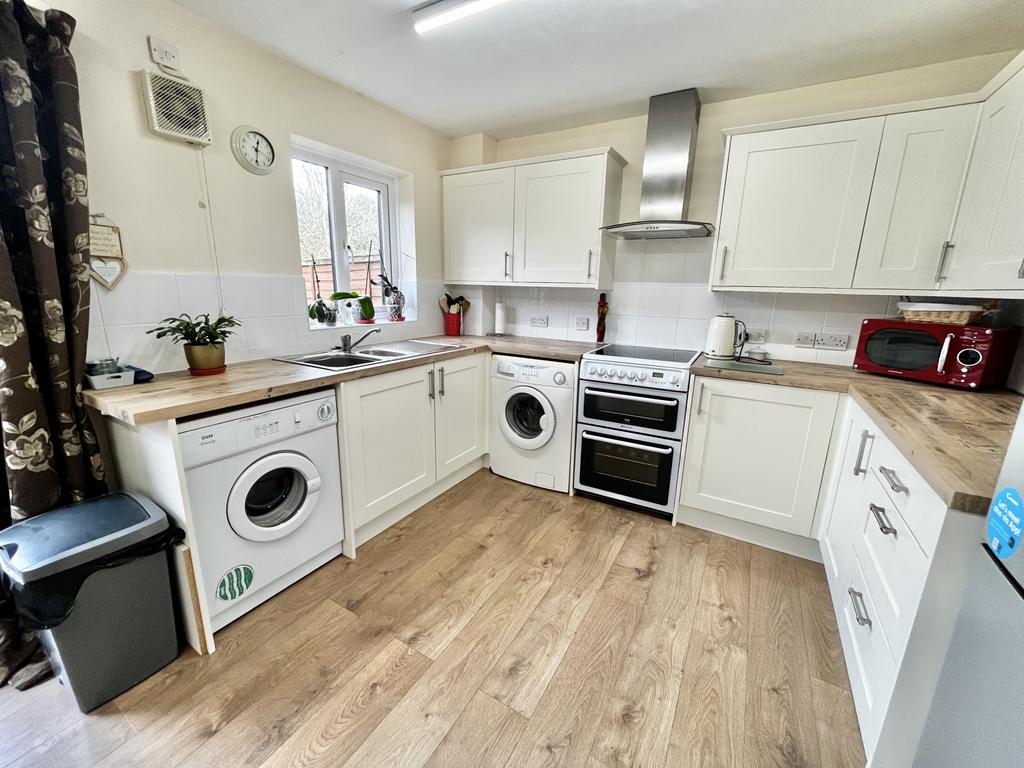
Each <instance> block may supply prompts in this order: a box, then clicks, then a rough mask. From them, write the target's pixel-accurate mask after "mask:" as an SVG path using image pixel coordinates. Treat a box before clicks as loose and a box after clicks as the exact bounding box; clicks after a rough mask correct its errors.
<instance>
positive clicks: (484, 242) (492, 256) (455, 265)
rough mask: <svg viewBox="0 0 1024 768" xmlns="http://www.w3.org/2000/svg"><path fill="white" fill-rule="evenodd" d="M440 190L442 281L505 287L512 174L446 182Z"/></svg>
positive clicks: (508, 267) (449, 178) (508, 274)
mask: <svg viewBox="0 0 1024 768" xmlns="http://www.w3.org/2000/svg"><path fill="white" fill-rule="evenodd" d="M441 186H442V192H443V197H444V199H443V204H444V276H445V279H446V280H458V281H463V282H484V283H493V282H507V281H510V280H511V279H512V219H513V210H514V199H515V198H514V190H515V169H514V168H496V169H494V170H489V171H471V172H469V173H460V174H456V175H453V176H445V177H443V178H442V180H441Z"/></svg>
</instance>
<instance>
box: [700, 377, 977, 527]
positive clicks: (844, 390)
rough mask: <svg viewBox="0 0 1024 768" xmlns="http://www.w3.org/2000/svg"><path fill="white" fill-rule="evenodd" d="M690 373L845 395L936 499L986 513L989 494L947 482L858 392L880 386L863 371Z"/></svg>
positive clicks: (895, 390) (895, 394) (894, 394)
mask: <svg viewBox="0 0 1024 768" xmlns="http://www.w3.org/2000/svg"><path fill="white" fill-rule="evenodd" d="M781 364H782V365H783V366H785V361H781ZM690 372H691V373H692V374H693V375H694V376H703V377H705V378H714V379H730V380H735V381H747V382H753V383H756V384H769V385H774V386H782V387H796V388H798V389H812V390H818V391H825V392H837V393H839V394H848V395H850V397H852V398H853V400H854V401H855V402H856V403H857V404H858V405H859V406H860V407H861V408H863V409H864V411H865V413H867V414H868V416H870V417H871V419H872V420H873V421H874V422H875V423H876V424H878V426H879V428H880V429H881V430H882V433H883V434H884V435H885V436H886V437H887V438H889V440H891V441H892V443H893V445H894V446H895V447H896V448H897V449H898V450H899V451H900V452H901V453H902V454H903V455H904V457H905V458H906V459H907V461H909V462H910V464H911V466H912V467H914V469H915V470H917V471H918V472H919V473H920V474H921V477H922V478H923V479H924V480H925V482H927V483H928V485H929V486H930V487H931V488H932V490H933V491H935V493H936V494H937V495H938V496H939V498H941V499H942V501H943V502H944V503H945V504H946V505H947V506H948V507H949V508H950V509H955V510H957V511H959V512H965V513H968V514H975V515H985V514H987V513H988V507H989V504H991V503H992V497H991V496H990V495H986V494H983V493H978V492H976V491H972V490H965V489H963V488H962V487H961V484H959V483H956V482H955V481H953V482H951V481H950V478H949V475H948V474H947V473H944V472H942V471H941V470H940V469H938V468H937V467H936V466H935V463H934V461H935V460H934V459H933V458H932V457H930V456H926V455H923V454H924V452H923V451H922V448H921V447H920V446H918V445H915V443H914V441H913V440H912V439H909V438H907V436H906V435H904V434H902V433H901V432H900V430H898V429H897V428H896V427H895V425H894V424H893V423H892V421H891V420H890V419H889V418H888V417H887V416H885V415H884V414H882V413H881V412H880V411H879V410H878V409H877V408H875V406H874V404H873V403H872V402H871V401H870V400H869V398H868V397H867V396H866V394H865V393H863V392H861V391H860V389H859V385H861V384H862V385H864V386H867V387H878V386H881V384H880V382H878V381H875V380H872V381H870V382H868V381H864V382H858V381H857V377H858V376H865V375H867V374H862V373H858V372H856V371H853V370H848V369H846V368H840V369H839V370H838V371H836V372H835V373H834V374H833V373H832V372H826V371H823V372H822V373H821V375H820V378H816V377H815V376H814V375H800V374H798V375H794V376H790V375H789V374H783V375H781V376H773V375H766V374H763V373H755V372H748V371H733V370H725V369H721V368H708V367H705V366H701V365H695V366H694V367H693V368H692V369H691V371H690ZM907 384H910V385H911V386H915V385H916V384H915V383H913V382H894V386H893V387H892V394H891V396H892V397H899V396H900V391H899V386H901V385H902V386H906V385H907ZM920 386H927V385H920ZM965 394H966V393H965Z"/></svg>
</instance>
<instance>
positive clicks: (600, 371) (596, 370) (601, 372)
mask: <svg viewBox="0 0 1024 768" xmlns="http://www.w3.org/2000/svg"><path fill="white" fill-rule="evenodd" d="M594 372H595V373H596V374H597V375H598V376H604V374H605V370H604V368H595V369H594Z"/></svg>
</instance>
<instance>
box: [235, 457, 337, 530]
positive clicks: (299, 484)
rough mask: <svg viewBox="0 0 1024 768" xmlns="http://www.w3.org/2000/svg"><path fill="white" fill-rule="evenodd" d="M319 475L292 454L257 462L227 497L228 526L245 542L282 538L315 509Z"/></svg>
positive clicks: (247, 470)
mask: <svg viewBox="0 0 1024 768" xmlns="http://www.w3.org/2000/svg"><path fill="white" fill-rule="evenodd" d="M321 482H322V481H321V479H320V473H319V472H317V469H316V466H315V465H314V464H313V462H311V461H310V460H309V459H307V458H306V457H305V456H303V455H302V454H299V453H295V452H294V451H281V452H279V453H271V454H268V455H267V456H263V457H262V458H259V459H257V460H256V461H254V462H253V463H252V464H250V465H249V466H248V467H246V468H245V469H244V470H243V471H242V473H241V474H240V475H239V476H238V479H237V480H235V484H234V485H233V486H232V487H231V492H230V493H229V494H228V523H229V524H230V525H231V529H232V530H233V531H234V532H235V533H236V534H237V535H239V536H241V537H242V538H243V539H248V540H249V541H274V540H276V539H283V538H284V537H285V536H288V535H289V534H290V533H292V532H294V531H295V530H297V529H298V528H299V527H300V526H301V525H302V524H303V523H304V522H305V521H306V519H307V518H308V517H309V516H310V514H311V513H312V511H313V509H314V508H315V507H316V500H317V497H318V496H319V495H320V486H321Z"/></svg>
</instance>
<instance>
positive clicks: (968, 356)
mask: <svg viewBox="0 0 1024 768" xmlns="http://www.w3.org/2000/svg"><path fill="white" fill-rule="evenodd" d="M983 359H984V358H983V357H982V355H981V352H979V351H978V350H976V349H974V348H973V347H967V348H966V349H961V350H960V351H959V352H957V353H956V361H957V362H958V363H959V364H960V365H962V366H963V367H964V368H973V367H974V366H976V365H978V364H979V363H981V361H982V360H983Z"/></svg>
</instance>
